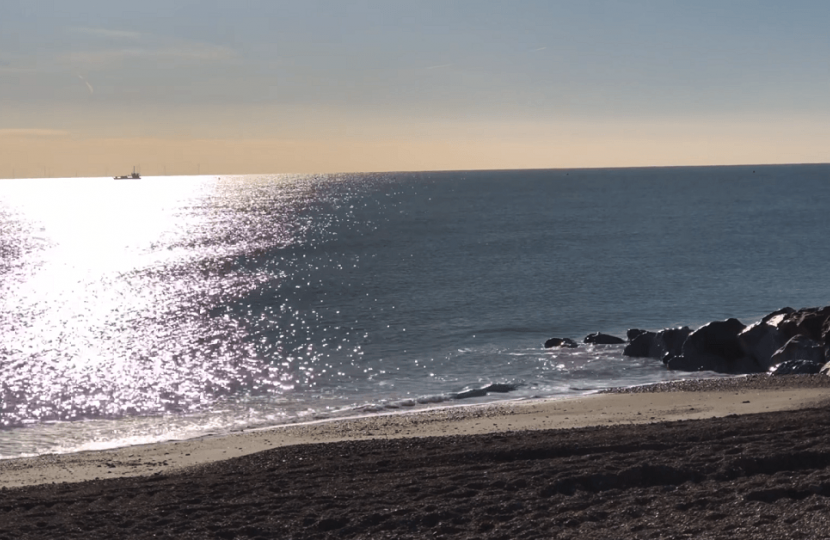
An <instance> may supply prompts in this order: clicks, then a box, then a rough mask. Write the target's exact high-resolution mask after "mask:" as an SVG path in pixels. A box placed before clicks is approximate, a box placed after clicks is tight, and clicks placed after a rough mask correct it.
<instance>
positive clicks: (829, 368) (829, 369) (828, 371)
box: [819, 362, 830, 375]
mask: <svg viewBox="0 0 830 540" xmlns="http://www.w3.org/2000/svg"><path fill="white" fill-rule="evenodd" d="M819 373H821V374H822V375H830V362H827V363H826V364H824V367H822V368H821V369H820V370H819Z"/></svg>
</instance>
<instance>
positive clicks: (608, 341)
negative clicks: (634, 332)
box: [582, 332, 625, 345]
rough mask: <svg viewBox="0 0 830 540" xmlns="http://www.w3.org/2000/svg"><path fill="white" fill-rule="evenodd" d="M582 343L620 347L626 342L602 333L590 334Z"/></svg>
mask: <svg viewBox="0 0 830 540" xmlns="http://www.w3.org/2000/svg"><path fill="white" fill-rule="evenodd" d="M582 341H583V343H594V344H595V345H618V344H620V343H625V340H624V339H622V338H618V337H617V336H611V335H608V334H602V333H600V332H595V333H593V334H588V335H587V336H585V339H584V340H582Z"/></svg>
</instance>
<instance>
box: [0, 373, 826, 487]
mask: <svg viewBox="0 0 830 540" xmlns="http://www.w3.org/2000/svg"><path fill="white" fill-rule="evenodd" d="M828 401H830V377H827V376H824V375H815V376H784V377H769V376H767V375H756V376H749V377H742V378H717V379H691V380H682V381H674V382H668V383H657V384H654V385H647V386H638V387H630V388H612V389H609V390H606V391H604V392H602V393H598V394H592V395H588V396H579V397H567V398H557V399H550V398H547V399H538V400H517V401H499V402H495V403H486V404H470V405H461V406H451V407H439V408H430V409H426V410H420V411H402V412H397V413H387V414H379V415H371V416H361V417H351V418H339V419H330V420H320V421H313V422H309V423H303V424H288V425H284V426H277V427H268V428H258V429H254V430H250V431H243V432H236V433H231V434H225V435H219V436H204V437H197V438H193V439H187V440H180V441H167V442H161V443H150V444H145V445H137V446H128V447H122V448H116V449H110V450H95V451H85V452H78V453H71V454H47V455H41V456H37V457H26V458H11V459H6V460H2V461H0V488H16V487H23V486H36V485H40V484H52V483H62V482H70V483H71V482H84V481H89V480H106V479H113V478H129V477H136V476H139V477H140V476H151V475H160V474H175V473H177V472H181V471H185V470H187V469H188V468H190V467H194V466H202V465H206V464H210V463H215V462H221V461H224V460H228V459H232V458H237V457H241V456H246V455H249V454H254V453H258V452H262V451H266V450H270V449H275V448H281V447H286V446H296V445H307V444H325V443H337V442H346V441H364V440H377V439H383V440H394V439H403V438H432V437H444V436H457V435H461V436H467V435H484V434H493V433H517V432H526V431H542V430H570V429H576V428H585V427H596V426H614V425H640V424H652V423H659V422H666V421H684V420H702V419H711V418H722V417H727V416H732V415H746V414H758V413H765V412H778V411H787V410H797V409H805V408H810V407H816V406H819V405H820V404H822V403H825V402H828Z"/></svg>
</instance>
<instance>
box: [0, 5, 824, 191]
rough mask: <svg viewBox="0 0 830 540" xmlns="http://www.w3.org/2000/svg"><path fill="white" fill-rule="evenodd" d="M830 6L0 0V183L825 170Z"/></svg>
mask: <svg viewBox="0 0 830 540" xmlns="http://www.w3.org/2000/svg"><path fill="white" fill-rule="evenodd" d="M828 28H830V2H826V1H823V0H814V1H799V0H789V1H787V2H782V1H774V2H773V1H761V0H752V1H742V0H731V1H730V0H716V1H703V0H695V1H693V2H692V1H686V0H683V1H669V0H664V1H640V0H630V1H622V0H618V1H613V0H608V1H591V0H575V1H555V0H548V1H511V2H507V1H504V2H495V1H488V0H471V1H452V0H438V1H432V0H409V1H406V2H403V1H394V0H379V1H346V0H340V1H334V0H333V1H312V0H293V1H279V0H262V1H253V0H252V1H245V0H235V1H231V0H227V1H225V0H214V1H184V0H142V1H140V2H138V1H135V0H130V1H121V0H72V1H65V0H54V1H37V0H0V177H11V176H12V175H13V174H14V175H15V176H18V177H19V176H44V175H48V176H74V175H76V174H80V175H105V174H106V175H111V174H115V173H124V172H128V171H129V170H131V169H132V166H133V165H140V166H141V169H142V172H144V174H160V173H162V172H164V171H166V172H167V173H168V174H195V173H196V172H197V170H198V171H200V172H202V173H234V172H238V173H254V172H263V173H277V172H328V171H365V170H413V169H421V170H423V169H472V168H525V167H533V168H540V167H596V166H629V165H683V164H728V163H781V162H830V101H828V96H830V32H828V31H827V29H828Z"/></svg>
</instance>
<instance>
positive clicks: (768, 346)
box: [738, 317, 787, 371]
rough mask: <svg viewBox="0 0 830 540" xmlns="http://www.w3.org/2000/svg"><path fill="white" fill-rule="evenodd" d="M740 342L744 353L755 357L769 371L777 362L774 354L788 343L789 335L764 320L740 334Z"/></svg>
mask: <svg viewBox="0 0 830 540" xmlns="http://www.w3.org/2000/svg"><path fill="white" fill-rule="evenodd" d="M765 319H766V317H765ZM738 343H739V344H740V346H741V350H743V352H744V354H746V355H747V356H751V357H753V358H755V360H756V361H757V362H758V365H759V366H760V367H761V369H763V370H764V371H767V370H769V369H770V368H772V367H773V366H774V365H775V364H776V362H774V361H773V360H772V355H773V354H775V352H776V351H777V350H778V349H780V348H781V347H783V346H784V345H785V344H786V343H787V337H786V335H784V332H782V331H781V330H779V329H778V328H776V327H775V326H771V325H770V324H768V323H766V322H764V320H762V321H760V322H757V323H755V324H753V325H752V326H748V327H746V328H745V329H744V330H743V331H742V332H741V333H740V334H738Z"/></svg>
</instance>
